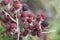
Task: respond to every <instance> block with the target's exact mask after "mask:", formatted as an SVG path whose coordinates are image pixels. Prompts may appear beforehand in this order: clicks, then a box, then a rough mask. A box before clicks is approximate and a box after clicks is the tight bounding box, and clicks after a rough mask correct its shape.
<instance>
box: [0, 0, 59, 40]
mask: <svg viewBox="0 0 60 40" xmlns="http://www.w3.org/2000/svg"><path fill="white" fill-rule="evenodd" d="M0 1H1V0H0ZM24 1H25V2H26V3H27V4H29V6H30V8H31V10H32V11H33V12H35V11H36V10H38V8H41V9H43V10H46V9H45V8H46V5H47V6H48V7H49V8H48V9H47V10H49V9H50V11H49V12H50V13H49V12H48V11H47V10H46V12H47V13H46V15H47V16H48V21H49V30H56V32H52V33H49V35H48V36H49V40H60V0H41V1H40V0H24ZM32 5H34V6H32ZM35 6H36V7H35ZM51 10H52V11H51ZM39 11H41V10H40V9H39ZM39 11H36V12H35V13H36V14H37V13H38V12H39ZM3 31H5V29H4V28H3V27H2V26H1V21H0V33H1V32H3ZM0 40H12V38H9V37H2V36H1V35H0ZM26 40H38V39H37V38H36V39H33V38H32V37H28V39H26Z"/></svg>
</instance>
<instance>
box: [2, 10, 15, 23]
mask: <svg viewBox="0 0 60 40" xmlns="http://www.w3.org/2000/svg"><path fill="white" fill-rule="evenodd" d="M2 11H3V12H4V13H5V15H8V16H9V17H10V19H11V20H12V21H14V22H15V23H16V20H15V19H13V18H12V17H11V16H10V15H9V14H8V13H7V12H6V11H5V10H2Z"/></svg>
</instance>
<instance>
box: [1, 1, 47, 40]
mask: <svg viewBox="0 0 60 40" xmlns="http://www.w3.org/2000/svg"><path fill="white" fill-rule="evenodd" d="M22 3H23V1H22V0H13V1H12V0H3V1H2V2H1V3H0V7H2V6H4V9H3V10H4V11H3V10H0V20H1V21H2V23H1V25H2V26H3V27H4V28H5V29H6V31H5V32H3V33H2V34H3V36H9V35H10V36H11V35H14V34H15V35H17V34H18V31H17V22H16V21H17V20H16V14H17V15H18V17H17V18H18V19H19V21H20V22H19V24H21V23H22V24H23V25H22V26H19V28H20V29H21V28H22V27H23V29H24V31H23V32H22V31H21V30H20V32H19V33H20V37H19V38H20V39H19V40H22V36H27V35H28V34H31V35H32V36H36V35H37V36H38V37H41V36H42V28H46V27H48V22H47V21H46V20H45V19H46V15H45V14H43V13H42V14H40V15H35V14H32V13H31V14H30V13H27V11H28V10H29V6H28V5H27V4H25V3H23V6H22V9H21V10H19V11H18V12H17V13H15V11H16V10H18V9H19V8H20V7H21V6H20V4H22ZM21 11H22V12H21ZM6 12H7V13H8V14H9V15H6ZM12 18H13V19H14V20H15V21H13V20H12ZM13 40H16V38H14V39H13Z"/></svg>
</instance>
